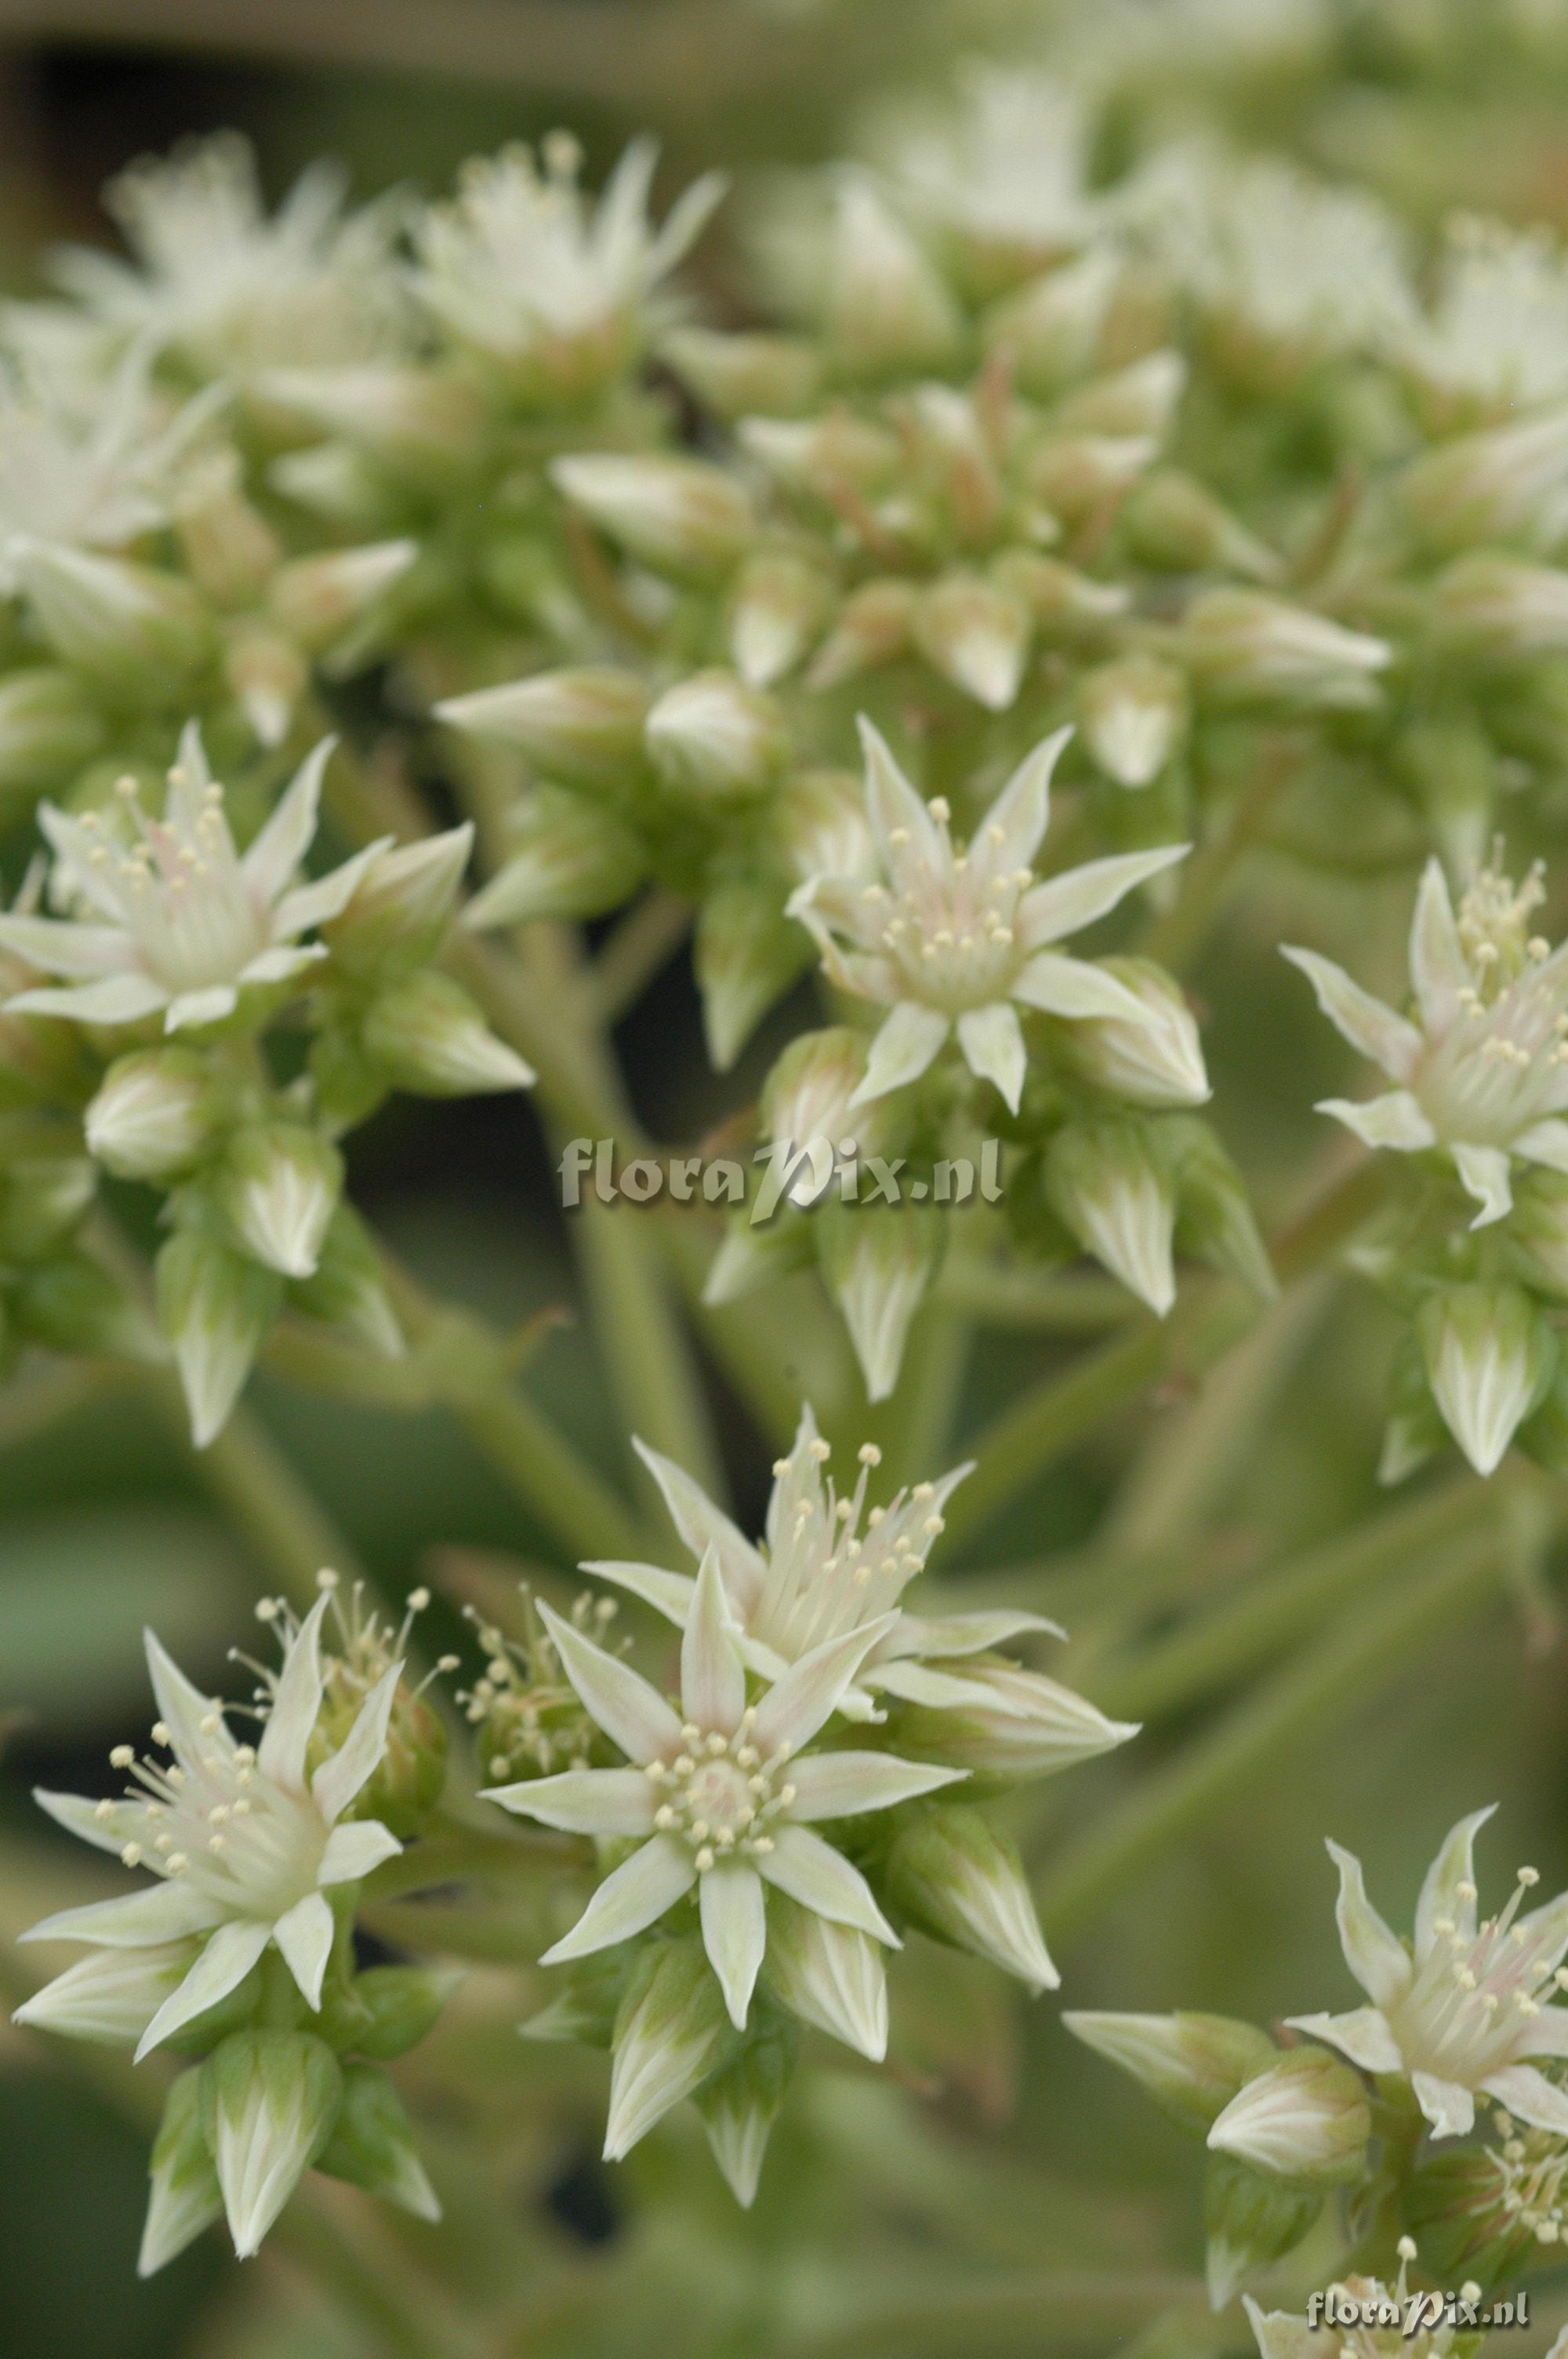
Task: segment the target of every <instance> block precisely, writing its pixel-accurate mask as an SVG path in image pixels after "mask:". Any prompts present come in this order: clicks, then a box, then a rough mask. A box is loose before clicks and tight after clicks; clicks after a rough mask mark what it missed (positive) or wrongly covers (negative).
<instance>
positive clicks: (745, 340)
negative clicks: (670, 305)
mask: <svg viewBox="0 0 1568 2359" xmlns="http://www.w3.org/2000/svg"><path fill="white" fill-rule="evenodd" d="M659 357H660V359H661V360H663V361H665V363H666V364H668V366H669V367H671V368H672V369H673V370H674V371H675V373H676V376H678V377H679V379H680V381H681V383H682V384H683V385H684V386H686V388H687V392H688V393H692V394H695V395H696V397H697V400H698V401H700V402H701V403H702V405H703V407H704V408H707V409H711V410H712V411H713V412H714V413H715V414H716V415H717V416H718V417H719V418H725V419H737V418H742V417H744V416H745V415H746V413H747V411H748V410H760V411H762V413H763V414H764V415H765V416H768V417H773V418H788V417H792V416H795V415H796V414H798V412H799V411H801V410H803V409H805V408H806V407H807V406H808V404H809V403H810V402H812V401H813V400H814V399H815V398H816V394H817V392H818V390H819V388H820V386H821V382H822V364H821V362H820V361H819V360H818V358H817V356H816V352H815V350H814V349H813V347H812V346H811V345H810V344H808V343H805V342H800V341H799V340H797V339H796V338H795V337H791V336H769V335H756V334H751V335H736V334H733V333H731V332H727V331H726V330H723V329H719V328H672V329H671V330H670V331H669V332H668V334H667V335H665V338H664V340H663V342H661V344H660V346H659Z"/></svg>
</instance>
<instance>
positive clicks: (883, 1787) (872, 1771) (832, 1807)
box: [789, 1752, 967, 1821]
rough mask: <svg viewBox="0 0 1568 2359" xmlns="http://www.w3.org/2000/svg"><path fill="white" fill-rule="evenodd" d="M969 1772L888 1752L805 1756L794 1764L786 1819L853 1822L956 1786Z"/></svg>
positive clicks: (791, 1770)
mask: <svg viewBox="0 0 1568 2359" xmlns="http://www.w3.org/2000/svg"><path fill="white" fill-rule="evenodd" d="M966 1774H967V1773H966V1772H965V1771H964V1770H962V1769H938V1768H936V1767H934V1766H933V1765H932V1764H931V1763H929V1762H923V1761H901V1760H900V1759H899V1758H898V1756H896V1755H895V1754H892V1753H871V1752H865V1753H807V1754H805V1755H803V1756H802V1757H801V1759H800V1760H798V1761H792V1762H791V1764H790V1769H789V1782H790V1784H791V1785H792V1786H793V1787H794V1788H795V1799H794V1801H793V1802H792V1803H791V1804H790V1806H789V1810H790V1817H791V1819H792V1820H796V1821H808V1820H813V1819H852V1818H855V1817H857V1816H858V1815H859V1814H860V1811H862V1810H892V1809H893V1808H894V1807H895V1805H896V1804H898V1803H900V1802H908V1801H913V1799H914V1797H915V1795H917V1794H931V1793H935V1790H936V1788H937V1787H938V1786H952V1785H956V1784H957V1780H958V1779H959V1778H960V1777H964V1776H965V1775H966Z"/></svg>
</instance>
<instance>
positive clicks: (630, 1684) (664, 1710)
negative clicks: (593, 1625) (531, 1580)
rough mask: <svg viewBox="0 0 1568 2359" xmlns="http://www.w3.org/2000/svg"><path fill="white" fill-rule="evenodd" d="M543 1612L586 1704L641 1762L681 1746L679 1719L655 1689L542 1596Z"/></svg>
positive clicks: (625, 1750)
mask: <svg viewBox="0 0 1568 2359" xmlns="http://www.w3.org/2000/svg"><path fill="white" fill-rule="evenodd" d="M539 1612H540V1614H542V1615H543V1617H544V1623H545V1627H546V1630H548V1632H549V1634H550V1636H551V1637H552V1638H553V1639H554V1640H555V1643H556V1652H557V1654H558V1655H559V1657H560V1658H561V1669H563V1670H564V1671H565V1673H566V1675H567V1677H568V1680H570V1681H571V1683H572V1685H573V1687H574V1688H575V1689H576V1690H577V1692H578V1695H579V1698H580V1699H581V1701H582V1703H583V1704H584V1706H585V1707H586V1709H587V1710H588V1711H589V1712H591V1714H592V1715H593V1718H594V1719H595V1720H596V1721H597V1722H598V1723H599V1725H600V1728H602V1729H603V1731H604V1733H605V1734H606V1736H608V1737H610V1738H611V1739H612V1740H613V1741H614V1743H615V1744H617V1745H619V1746H620V1747H621V1750H622V1753H624V1754H626V1755H628V1756H629V1757H630V1758H631V1759H632V1760H633V1761H635V1762H636V1763H637V1764H638V1766H639V1767H642V1766H643V1764H644V1763H646V1762H649V1761H656V1760H658V1759H660V1758H661V1756H665V1755H671V1754H675V1753H677V1752H678V1751H679V1750H680V1722H679V1720H678V1719H677V1718H676V1714H675V1713H674V1712H672V1711H671V1710H670V1707H669V1705H668V1704H667V1703H666V1702H665V1700H664V1698H663V1696H662V1695H660V1694H659V1693H658V1691H657V1690H656V1689H654V1688H652V1687H650V1686H649V1684H648V1682H647V1680H644V1679H643V1678H641V1677H640V1676H639V1674H638V1673H637V1672H636V1671H634V1670H633V1669H631V1668H630V1667H629V1666H628V1665H627V1664H625V1663H622V1662H618V1661H617V1660H616V1658H615V1657H614V1656H613V1655H607V1654H606V1653H605V1651H604V1649H603V1647H596V1646H595V1645H594V1644H593V1641H592V1640H591V1639H590V1638H585V1637H584V1636H583V1635H582V1632H581V1631H580V1630H579V1629H578V1628H577V1627H576V1626H575V1625H573V1624H572V1623H570V1622H568V1621H567V1620H566V1619H565V1617H564V1616H563V1615H562V1614H557V1612H556V1611H555V1609H554V1607H553V1606H549V1605H546V1603H544V1601H543V1600H542V1599H541V1601H540V1604H539Z"/></svg>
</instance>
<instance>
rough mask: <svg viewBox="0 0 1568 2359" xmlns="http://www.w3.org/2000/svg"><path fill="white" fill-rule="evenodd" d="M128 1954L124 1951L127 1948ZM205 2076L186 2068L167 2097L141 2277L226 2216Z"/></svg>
mask: <svg viewBox="0 0 1568 2359" xmlns="http://www.w3.org/2000/svg"><path fill="white" fill-rule="evenodd" d="M122 1954H123V1953H122ZM201 2082H202V2075H201V2073H200V2072H199V2071H190V2072H182V2073H181V2074H180V2076H179V2078H178V2081H176V2082H175V2083H174V2085H173V2086H172V2088H171V2089H170V2090H169V2093H168V2097H167V2098H166V2099H165V2100H164V2108H163V2120H162V2122H161V2123H160V2124H159V2125H158V2134H157V2137H156V2138H155V2139H154V2141H153V2151H152V2163H151V2169H150V2177H151V2180H152V2185H151V2188H150V2190H149V2192H148V2196H147V2217H146V2226H145V2228H144V2229H143V2231H142V2248H141V2252H140V2255H139V2256H138V2258H137V2261H136V2275H137V2276H138V2277H156V2276H157V2272H158V2270H159V2269H161V2268H162V2267H164V2266H165V2265H166V2263H168V2262H169V2261H172V2260H173V2259H174V2258H175V2257H176V2256H177V2255H178V2254H180V2253H183V2252H184V2250H185V2248H186V2246H187V2245H190V2244H194V2242H195V2240H196V2238H197V2237H198V2236H200V2234H201V2231H202V2230H203V2228H208V2227H211V2224H212V2223H213V2221H214V2220H221V2219H222V2216H223V2194H222V2188H221V2187H220V2186H219V2184H218V2173H217V2171H216V2170H215V2169H213V2166H212V2157H211V2151H210V2150H209V2147H208V2144H207V2136H206V2132H205V2130H204V2129H203V2126H202V2119H201V2115H202V2104H201Z"/></svg>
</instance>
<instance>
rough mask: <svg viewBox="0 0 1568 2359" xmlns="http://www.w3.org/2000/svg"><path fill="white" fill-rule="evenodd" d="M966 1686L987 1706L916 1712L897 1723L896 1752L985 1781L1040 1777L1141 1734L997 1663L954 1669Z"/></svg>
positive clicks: (1040, 1678) (1030, 1674) (1038, 1678)
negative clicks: (984, 1698)
mask: <svg viewBox="0 0 1568 2359" xmlns="http://www.w3.org/2000/svg"><path fill="white" fill-rule="evenodd" d="M953 1669H954V1670H955V1671H956V1672H957V1675H958V1677H959V1678H961V1679H962V1680H963V1682H964V1684H965V1686H966V1687H967V1688H970V1689H977V1688H978V1689H980V1690H984V1692H985V1695H986V1696H987V1697H989V1699H991V1701H979V1700H976V1701H968V1702H965V1703H957V1704H946V1705H943V1706H941V1707H940V1708H938V1707H935V1706H926V1705H922V1704H915V1705H912V1706H910V1707H908V1708H907V1709H905V1710H904V1711H903V1712H900V1713H899V1716H898V1744H899V1747H900V1749H901V1750H902V1751H903V1752H905V1753H908V1754H912V1755H914V1757H915V1758H916V1759H918V1760H921V1761H939V1762H942V1763H944V1764H945V1765H946V1767H949V1768H954V1769H968V1771H969V1772H970V1773H971V1774H972V1775H976V1776H979V1777H997V1778H1014V1777H1049V1776H1050V1775H1052V1774H1053V1772H1054V1771H1055V1770H1058V1769H1070V1768H1071V1767H1073V1766H1074V1764H1075V1763H1076V1762H1079V1761H1092V1760H1093V1759H1094V1758H1095V1756H1096V1755H1097V1754H1100V1753H1108V1752H1110V1751H1111V1750H1112V1748H1113V1747H1114V1746H1116V1745H1125V1744H1126V1743H1127V1741H1128V1739H1129V1738H1130V1737H1133V1736H1136V1735H1137V1734H1138V1724H1137V1723H1136V1722H1133V1721H1125V1720H1108V1719H1107V1718H1106V1716H1105V1714H1104V1712H1098V1711H1097V1710H1096V1708H1095V1706H1094V1705H1093V1704H1092V1703H1090V1702H1088V1701H1087V1699H1086V1698H1085V1697H1083V1696H1081V1695H1075V1694H1074V1692H1073V1690H1072V1689H1071V1688H1065V1687H1060V1686H1058V1685H1057V1683H1056V1681H1055V1680H1048V1679H1046V1678H1045V1677H1044V1674H1043V1673H1042V1672H1040V1671H1026V1670H1023V1669H1021V1668H1020V1666H1019V1665H1018V1664H1016V1663H1011V1662H1007V1661H1004V1660H1003V1659H1001V1658H1000V1657H999V1658H996V1659H995V1660H990V1659H985V1660H980V1661H975V1660H972V1659H969V1658H966V1659H965V1660H963V1661H962V1662H961V1663H956V1664H954V1666H953Z"/></svg>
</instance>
